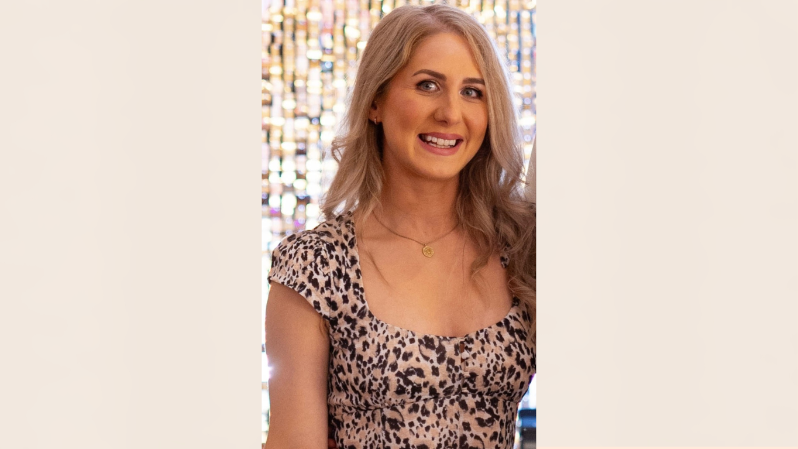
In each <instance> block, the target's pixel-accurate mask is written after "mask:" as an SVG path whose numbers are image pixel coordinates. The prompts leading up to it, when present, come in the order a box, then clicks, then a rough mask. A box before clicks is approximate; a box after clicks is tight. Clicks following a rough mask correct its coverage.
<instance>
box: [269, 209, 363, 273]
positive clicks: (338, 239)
mask: <svg viewBox="0 0 798 449" xmlns="http://www.w3.org/2000/svg"><path fill="white" fill-rule="evenodd" d="M348 231H349V229H348V217H346V216H341V215H339V216H337V217H334V218H332V219H330V220H327V221H324V222H322V223H319V225H318V226H316V227H315V228H313V229H310V230H306V231H300V232H298V233H296V234H291V235H289V236H287V237H286V238H284V239H283V240H282V241H281V242H280V243H279V244H278V245H277V247H276V248H275V249H274V251H273V252H272V257H273V259H274V258H276V259H278V260H279V259H283V258H286V257H288V258H290V259H295V258H296V257H299V258H306V257H310V256H313V257H314V258H322V259H331V258H335V257H336V256H338V255H340V254H341V253H342V252H343V250H345V249H346V248H347V247H348V246H349V245H348V243H349V238H348V234H349V232H348ZM273 262H274V260H273Z"/></svg>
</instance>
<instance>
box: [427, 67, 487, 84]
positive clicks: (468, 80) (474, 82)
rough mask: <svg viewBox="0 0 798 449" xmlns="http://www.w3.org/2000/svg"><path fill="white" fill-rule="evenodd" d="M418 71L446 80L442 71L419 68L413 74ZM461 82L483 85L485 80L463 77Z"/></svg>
mask: <svg viewBox="0 0 798 449" xmlns="http://www.w3.org/2000/svg"><path fill="white" fill-rule="evenodd" d="M419 73H426V74H427V75H429V76H431V77H433V78H438V79H439V80H441V81H446V75H444V74H443V73H440V72H436V71H434V70H429V69H421V70H419V71H417V72H416V73H414V74H413V76H416V75H418V74H419ZM463 84H482V85H483V86H484V85H485V80H483V79H482V78H465V79H463Z"/></svg>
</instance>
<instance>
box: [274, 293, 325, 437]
mask: <svg viewBox="0 0 798 449" xmlns="http://www.w3.org/2000/svg"><path fill="white" fill-rule="evenodd" d="M266 354H267V355H268V359H269V367H270V377H269V398H270V403H271V405H270V425H269V435H268V438H267V445H266V447H267V448H269V449H281V448H289V447H290V448H308V449H313V448H318V449H322V448H326V447H327V413H328V412H327V376H328V369H329V368H328V365H329V357H330V354H329V335H328V331H327V328H326V326H325V323H324V318H322V316H321V315H320V314H319V313H318V312H317V311H316V310H314V308H313V307H312V306H311V305H310V304H309V303H308V301H307V300H306V299H305V298H304V297H302V295H300V294H299V293H297V292H296V291H294V290H292V289H290V288H288V287H285V286H283V285H281V284H278V283H276V282H272V283H271V288H270V291H269V299H268V301H267V303H266Z"/></svg>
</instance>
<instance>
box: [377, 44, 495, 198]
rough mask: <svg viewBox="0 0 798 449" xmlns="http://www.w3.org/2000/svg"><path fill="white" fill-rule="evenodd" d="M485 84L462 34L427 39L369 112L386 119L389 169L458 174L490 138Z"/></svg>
mask: <svg viewBox="0 0 798 449" xmlns="http://www.w3.org/2000/svg"><path fill="white" fill-rule="evenodd" d="M484 86H485V82H484V81H483V80H482V73H481V72H480V70H479V68H478V67H477V63H476V61H475V60H474V57H473V56H472V54H471V49H470V48H469V46H468V42H466V40H465V39H463V38H462V37H460V35H458V34H455V33H440V34H435V35H432V36H430V37H428V38H426V39H424V40H423V41H422V42H421V43H420V44H419V45H418V47H416V49H415V51H414V52H413V56H412V57H411V58H410V60H409V61H408V62H407V64H406V65H405V66H404V67H403V68H402V69H401V70H399V72H398V73H397V74H396V75H394V77H393V78H392V79H391V81H390V83H388V88H387V92H386V93H385V95H383V96H381V97H379V98H377V99H376V100H375V101H374V102H373V103H372V106H371V110H370V111H369V116H370V118H371V120H372V121H373V122H375V123H382V124H383V126H382V129H383V134H384V141H383V159H382V162H383V168H384V170H385V172H386V173H390V174H394V175H399V173H400V172H401V173H403V174H404V175H405V176H409V177H411V178H416V177H420V178H421V179H420V180H421V181H424V180H426V179H440V180H445V179H454V178H456V177H457V175H458V174H459V173H460V171H461V170H462V169H463V167H465V166H466V164H467V163H468V162H469V161H470V160H471V159H472V158H473V157H474V155H475V154H476V153H477V151H478V150H479V148H480V146H481V145H482V142H483V141H484V139H485V132H486V130H487V127H488V108H487V103H486V100H485V96H484V94H483V89H484ZM456 185H457V183H456V182H454V183H453V186H456Z"/></svg>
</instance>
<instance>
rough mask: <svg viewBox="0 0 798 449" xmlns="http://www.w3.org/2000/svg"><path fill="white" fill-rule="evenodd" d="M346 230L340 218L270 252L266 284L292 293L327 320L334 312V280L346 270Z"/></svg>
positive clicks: (298, 236)
mask: <svg viewBox="0 0 798 449" xmlns="http://www.w3.org/2000/svg"><path fill="white" fill-rule="evenodd" d="M348 226H349V222H348V221H347V217H341V216H339V217H335V218H333V219H331V220H328V221H325V222H323V223H321V224H319V225H318V226H316V227H315V228H313V229H312V230H307V231H301V232H298V233H296V234H292V235H289V236H288V237H286V238H284V239H283V240H282V241H281V242H280V243H279V244H278V245H277V247H276V248H275V249H274V251H273V252H272V266H271V270H270V272H269V280H270V281H274V282H277V283H279V284H282V285H284V286H286V287H288V288H291V289H292V290H295V291H296V292H297V293H299V294H301V295H302V296H304V297H305V298H306V299H307V300H308V301H309V302H310V303H311V305H313V307H314V308H315V309H316V311H318V312H319V313H321V314H322V316H324V317H325V318H329V317H330V311H331V309H332V310H335V309H336V308H337V307H335V305H334V304H333V303H334V302H335V297H336V296H337V290H336V289H337V282H335V279H336V278H339V277H341V275H342V274H343V272H344V270H345V267H346V260H347V254H348V251H347V249H348V235H349V227H348Z"/></svg>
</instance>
